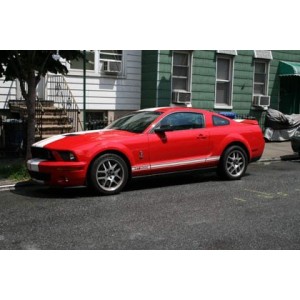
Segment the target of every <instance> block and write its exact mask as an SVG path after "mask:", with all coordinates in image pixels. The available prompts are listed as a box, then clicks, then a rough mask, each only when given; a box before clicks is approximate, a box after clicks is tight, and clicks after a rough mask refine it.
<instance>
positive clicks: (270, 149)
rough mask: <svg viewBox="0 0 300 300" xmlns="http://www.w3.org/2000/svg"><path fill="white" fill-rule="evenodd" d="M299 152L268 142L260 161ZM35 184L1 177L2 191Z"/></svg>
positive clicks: (285, 143)
mask: <svg viewBox="0 0 300 300" xmlns="http://www.w3.org/2000/svg"><path fill="white" fill-rule="evenodd" d="M297 157H299V156H298V154H295V153H294V152H293V150H292V148H291V142H290V141H287V142H268V143H266V145H265V150H264V153H263V155H262V157H261V159H260V160H259V161H258V162H269V161H276V160H277V161H279V160H289V159H296V158H297ZM31 184H33V182H31V181H25V182H14V181H11V180H7V179H1V178H0V192H1V191H7V190H13V189H14V188H15V186H16V185H18V186H28V185H31Z"/></svg>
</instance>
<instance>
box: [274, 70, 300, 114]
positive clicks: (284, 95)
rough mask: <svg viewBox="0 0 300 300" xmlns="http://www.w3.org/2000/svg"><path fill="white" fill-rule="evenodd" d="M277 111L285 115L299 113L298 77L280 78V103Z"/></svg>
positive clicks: (299, 89) (299, 87) (299, 85)
mask: <svg viewBox="0 0 300 300" xmlns="http://www.w3.org/2000/svg"><path fill="white" fill-rule="evenodd" d="M279 110H280V111H281V112H282V113H284V114H286V115H291V114H299V113H300V77H299V76H281V77H280V101H279Z"/></svg>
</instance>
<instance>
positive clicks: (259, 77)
mask: <svg viewBox="0 0 300 300" xmlns="http://www.w3.org/2000/svg"><path fill="white" fill-rule="evenodd" d="M268 69H269V62H267V61H255V62H254V86H253V94H254V95H268V73H269V71H268Z"/></svg>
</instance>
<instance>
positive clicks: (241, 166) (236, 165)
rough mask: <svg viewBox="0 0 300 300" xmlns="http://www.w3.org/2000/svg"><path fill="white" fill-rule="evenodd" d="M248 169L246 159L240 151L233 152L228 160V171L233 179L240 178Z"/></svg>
mask: <svg viewBox="0 0 300 300" xmlns="http://www.w3.org/2000/svg"><path fill="white" fill-rule="evenodd" d="M245 167H246V158H245V156H244V154H243V153H242V152H241V151H240V150H239V149H236V150H232V151H231V152H230V153H229V154H228V156H227V159H226V170H227V172H228V173H229V174H230V175H231V176H232V177H239V176H241V175H242V174H243V172H244V170H245Z"/></svg>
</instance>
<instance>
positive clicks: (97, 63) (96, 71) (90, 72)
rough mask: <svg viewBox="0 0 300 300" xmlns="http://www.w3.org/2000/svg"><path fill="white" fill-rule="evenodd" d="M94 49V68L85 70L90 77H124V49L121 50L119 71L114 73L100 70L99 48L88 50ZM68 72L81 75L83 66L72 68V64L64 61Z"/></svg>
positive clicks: (125, 54) (125, 55)
mask: <svg viewBox="0 0 300 300" xmlns="http://www.w3.org/2000/svg"><path fill="white" fill-rule="evenodd" d="M90 51H94V70H86V75H87V76H90V77H99V76H100V77H109V78H124V77H125V76H126V72H125V70H126V67H125V66H126V57H127V53H126V51H124V50H122V62H121V71H120V72H119V73H116V74H106V73H104V72H101V63H100V52H101V50H90ZM66 65H67V67H68V69H69V73H68V75H78V76H82V74H83V68H82V69H72V65H71V64H70V63H66Z"/></svg>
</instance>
